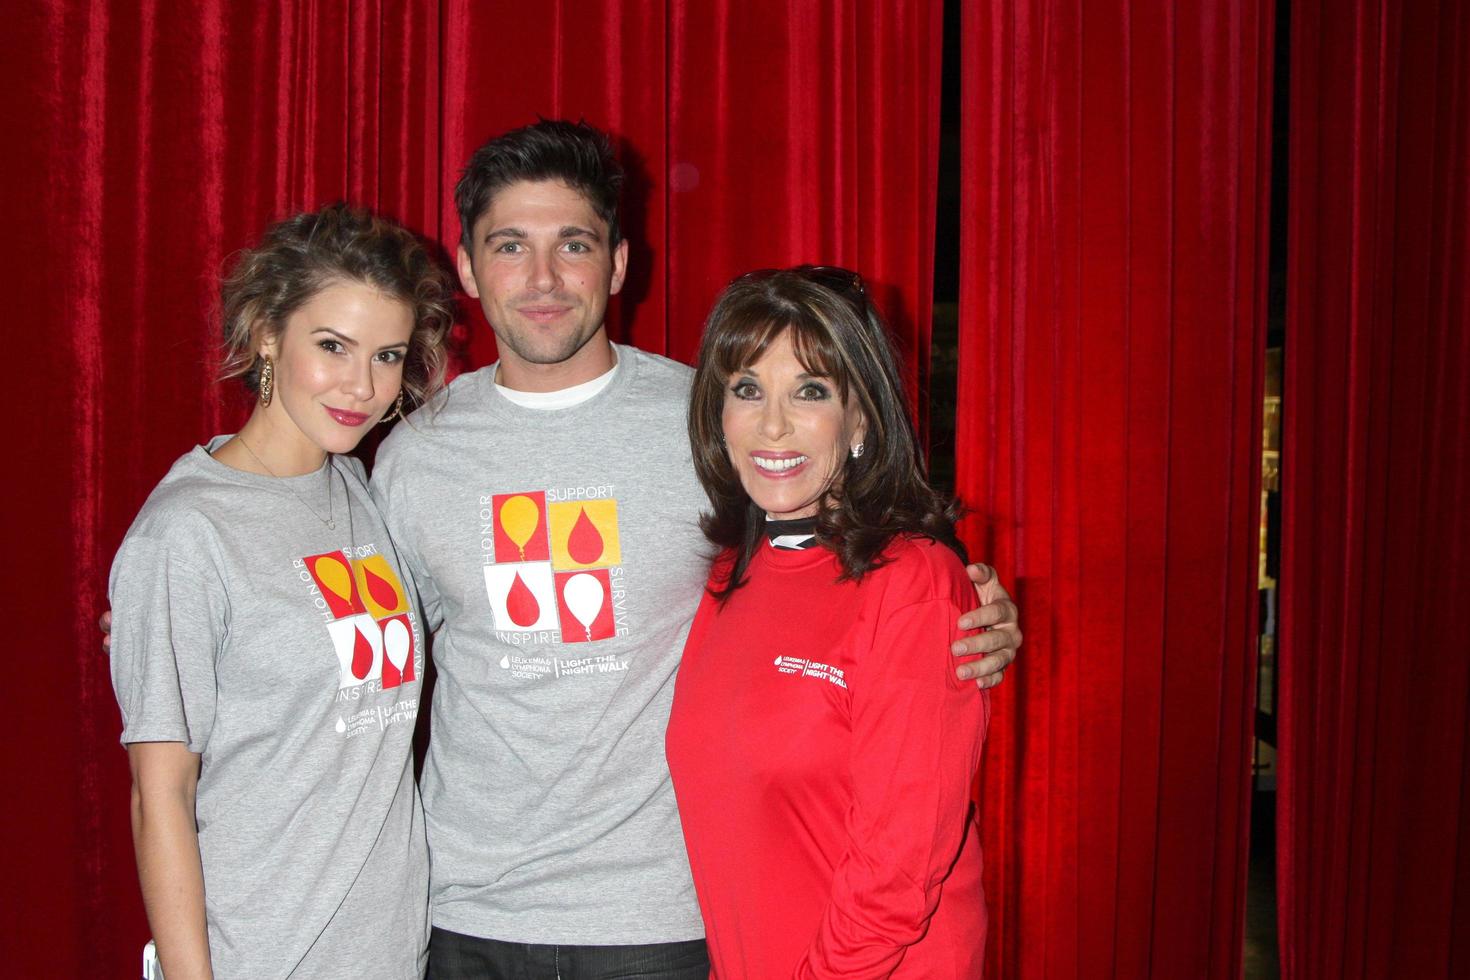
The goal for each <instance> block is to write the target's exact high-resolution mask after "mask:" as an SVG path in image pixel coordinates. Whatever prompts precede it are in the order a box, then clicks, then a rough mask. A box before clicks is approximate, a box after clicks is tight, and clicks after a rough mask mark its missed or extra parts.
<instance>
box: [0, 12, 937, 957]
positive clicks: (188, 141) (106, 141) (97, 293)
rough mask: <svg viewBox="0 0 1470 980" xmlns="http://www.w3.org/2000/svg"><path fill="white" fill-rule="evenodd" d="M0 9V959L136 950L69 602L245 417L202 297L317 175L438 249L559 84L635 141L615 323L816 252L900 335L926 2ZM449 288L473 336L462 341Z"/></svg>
mask: <svg viewBox="0 0 1470 980" xmlns="http://www.w3.org/2000/svg"><path fill="white" fill-rule="evenodd" d="M5 16H6V24H5V30H4V31H0V120H3V132H4V134H5V136H6V138H7V141H8V144H9V145H8V151H9V152H8V153H6V154H5V155H4V158H3V162H0V168H3V169H0V194H3V195H4V201H3V206H4V213H5V214H6V215H7V217H9V218H10V219H11V221H12V225H11V228H12V231H11V233H10V234H9V235H8V236H5V239H4V242H3V244H0V248H3V250H4V252H3V255H4V260H5V267H6V268H7V269H8V270H9V271H10V278H9V282H10V284H11V285H10V291H9V292H10V304H11V305H10V307H9V308H8V311H7V317H8V322H9V324H10V327H9V329H8V332H7V337H8V340H9V343H10V347H9V350H10V353H11V357H10V364H11V370H10V372H9V374H8V382H7V384H8V392H9V404H10V407H11V413H12V418H13V420H14V423H13V426H12V429H13V435H12V436H11V439H10V444H9V447H8V452H7V459H8V460H9V469H10V472H11V473H12V478H11V479H10V480H9V481H8V482H9V486H8V493H7V507H6V508H5V510H4V514H3V517H0V520H3V522H4V541H5V542H6V544H7V552H8V554H9V562H10V564H9V567H8V568H7V572H6V576H5V583H6V584H5V589H4V594H5V602H4V606H3V608H4V611H5V614H6V617H7V619H8V620H9V621H10V622H11V624H12V629H11V633H10V636H11V642H10V644H9V647H8V649H9V651H10V652H9V660H8V662H9V663H10V664H11V665H12V669H11V674H10V676H11V677H12V684H11V688H10V689H11V691H12V692H13V695H14V696H13V698H12V699H11V703H10V705H9V708H8V718H9V721H10V723H11V725H12V726H13V729H12V730H13V734H12V737H10V738H8V739H6V740H5V755H6V757H5V774H6V777H7V784H8V785H9V787H10V789H11V794H12V796H11V802H10V803H9V804H8V805H7V806H6V807H4V808H3V809H4V811H5V816H4V818H3V819H4V825H3V833H4V837H5V839H6V840H7V841H8V842H9V845H10V856H9V858H8V860H7V865H6V871H7V878H8V881H7V883H6V886H5V888H4V890H3V894H4V897H3V899H0V901H3V903H4V904H3V907H0V922H3V923H4V926H3V928H4V930H5V936H6V942H5V944H4V946H5V949H4V957H6V959H5V960H4V965H3V966H0V973H4V974H5V975H18V976H80V975H87V976H122V975H129V974H131V973H134V972H135V971H136V966H137V953H138V949H139V947H140V946H141V944H142V941H143V939H144V938H145V937H146V935H147V929H146V925H145V923H144V921H143V916H142V912H141V904H140V902H139V899H138V890H137V884H136V878H135V874H134V869H133V857H132V846H131V841H130V837H129V831H128V817H127V809H128V774H127V767H126V761H125V755H124V753H123V751H122V750H121V749H120V748H119V747H118V746H117V744H116V738H117V734H118V731H119V728H120V725H119V720H118V714H117V708H116V706H115V704H114V703H113V699H112V692H111V685H110V681H109V678H108V674H107V661H106V660H105V658H103V657H102V656H101V655H100V653H98V652H97V633H96V627H95V625H94V623H95V618H96V615H97V613H98V612H99V611H100V609H101V608H102V605H103V597H104V593H105V582H106V575H107V569H108V567H109V564H110V562H111V558H112V554H113V552H114V550H115V548H116V546H117V544H118V542H119V541H120V540H121V537H122V534H123V532H124V531H125V529H126V528H127V525H128V523H129V522H130V520H131V519H132V516H133V514H134V513H135V512H136V510H137V508H138V506H139V505H140V504H141V503H142V501H143V499H144V497H145V496H146V494H147V492H148V491H149V489H150V488H151V487H152V486H153V485H154V484H155V483H156V482H157V481H158V479H159V478H160V477H161V476H162V475H163V473H164V471H165V470H166V468H167V466H168V465H169V463H170V462H171V461H172V460H173V459H174V458H176V457H177V456H178V455H179V454H181V453H182V452H184V451H185V450H186V449H187V448H188V447H189V446H190V445H192V444H194V443H196V442H198V441H199V440H200V439H202V438H203V437H205V436H207V435H210V434H212V433H216V432H221V431H228V430H230V429H232V428H233V427H234V426H236V425H237V424H238V423H239V422H240V421H241V420H242V419H243V418H244V415H245V412H246V405H245V404H244V403H243V402H242V400H241V397H240V395H239V394H238V392H237V391H236V390H235V389H232V388H229V387H221V386H217V385H216V384H215V383H214V382H213V381H212V377H213V370H214V362H215V360H216V353H217V352H216V350H215V346H216V343H217V341H216V334H215V329H214V327H213V326H212V324H211V321H210V319H209V314H210V307H211V303H212V302H213V297H214V295H215V283H216V281H217V278H218V275H219V273H220V271H221V269H222V268H223V266H224V264H225V262H226V260H227V258H228V256H229V254H230V253H231V252H233V251H234V250H236V249H238V248H240V247H242V246H244V245H246V244H248V243H250V242H251V241H252V240H254V239H255V238H256V236H257V235H258V234H259V232H260V231H261V229H262V228H263V226H264V225H265V223H266V222H267V221H269V220H271V219H273V218H276V217H280V216H283V215H284V214H286V213H288V212H290V211H292V210H296V209H300V208H303V207H310V206H315V205H318V204H321V203H324V202H326V201H330V200H333V199H336V198H341V197H345V198H348V199H351V200H353V201H356V202H360V203H363V204H367V205H371V206H374V207H377V208H380V209H382V210H383V211H385V212H387V213H389V214H391V215H394V216H397V217H399V218H400V219H402V220H404V221H405V222H407V223H408V224H409V225H410V226H412V227H414V228H415V229H417V230H419V231H421V232H423V233H425V234H427V235H428V236H430V237H431V238H435V239H438V240H439V241H440V242H441V243H442V244H443V245H444V246H445V248H446V249H447V250H452V249H453V246H454V242H455V237H456V235H457V232H458V229H457V224H458V222H457V219H456V218H455V217H454V215H453V210H452V204H451V202H450V197H449V195H450V190H451V188H452V186H453V182H454V179H455V177H456V176H457V173H458V169H459V167H460V165H461V164H462V162H463V161H464V159H465V158H466V157H467V156H468V154H469V152H470V150H471V149H473V147H475V146H476V145H478V144H479V143H480V142H481V141H483V140H484V139H485V138H487V137H489V136H490V135H492V134H494V133H496V132H498V131H501V130H503V129H505V128H508V127H511V126H514V125H520V124H523V123H527V122H530V121H533V120H534V118H535V117H536V115H538V114H541V115H546V116H573V117H575V116H579V115H585V116H586V117H587V119H588V120H589V121H591V122H593V123H595V124H598V125H600V126H603V127H606V128H608V129H610V130H612V131H613V132H614V133H615V134H616V135H617V136H618V137H619V139H620V141H621V142H622V145H623V148H624V150H625V151H626V153H627V155H628V156H629V158H630V160H631V162H632V163H633V164H634V167H633V169H634V174H635V179H634V181H633V187H632V191H633V193H632V200H631V208H630V215H629V217H630V219H631V220H630V222H629V224H630V226H631V227H630V230H631V231H632V233H633V234H634V235H635V236H636V237H635V238H634V250H633V264H632V269H631V281H630V283H629V285H628V287H627V290H626V293H627V295H625V296H624V298H623V301H622V302H621V303H620V305H619V306H618V307H617V308H616V309H615V310H614V312H613V314H612V321H611V322H612V324H613V332H614V334H615V336H616V337H618V338H619V339H625V340H631V341H633V342H635V343H637V344H638V345H639V346H642V347H644V348H646V349H649V350H652V351H658V352H668V353H671V354H673V355H675V356H680V357H686V358H687V357H688V356H690V355H691V354H692V352H693V351H694V349H695V344H696V339H697V337H698V334H699V331H700V329H701V326H702V320H703V316H704V313H705V311H706V310H707V308H708V305H709V302H710V300H711V299H712V297H713V296H714V294H715V292H716V291H717V290H718V289H719V288H720V287H721V286H722V285H723V284H724V283H725V282H726V281H727V280H728V279H729V278H730V277H731V276H733V275H735V274H736V273H738V272H741V271H744V270H745V269H747V268H750V267H754V266H769V265H783V264H790V263H794V262H798V261H814V262H838V263H848V264H851V265H855V266H856V267H858V268H859V269H861V270H862V271H864V272H865V273H866V274H868V275H869V276H870V277H871V278H872V279H873V281H874V289H875V291H876V292H878V294H879V297H880V300H882V301H883V302H884V303H885V305H886V306H887V308H888V309H889V311H890V312H891V313H893V314H894V320H895V325H896V326H897V328H898V330H899V332H900V334H901V335H902V336H903V337H904V338H905V344H906V346H907V347H908V348H909V349H910V350H911V351H912V352H914V353H915V354H916V355H917V357H916V359H915V360H914V361H913V362H912V363H913V364H914V365H923V364H925V363H926V361H927V358H926V356H925V352H926V351H927V344H928V340H927V337H928V324H929V304H930V290H931V288H932V287H931V276H932V250H933V238H934V213H933V212H934V176H935V169H936V167H935V161H936V151H937V143H938V108H939V99H938V91H937V83H938V76H937V72H938V69H939V31H940V26H941V21H940V5H939V3H938V2H936V0H900V2H891V0H813V2H808V3H801V4H796V5H788V4H787V3H784V2H777V0H740V2H732V0H725V2H715V3H708V2H704V0H698V2H696V0H675V2H667V3H665V2H659V3H654V2H651V0H621V2H619V0H608V2H604V3H599V4H589V3H582V2H573V0H555V2H552V0H548V2H544V3H536V4H518V5H511V4H486V3H478V2H472V0H438V2H435V0H375V2H374V0H370V2H358V0H282V2H279V3H270V4H253V3H230V2H226V0H200V2H197V3H187V4H182V3H163V2H158V0H143V2H139V3H127V4H120V3H108V2H105V0H46V2H42V0H36V2H33V3H27V4H21V5H13V6H12V8H8V9H7V10H6V14H5ZM466 320H467V323H468V330H467V331H466V335H465V343H466V351H465V354H464V356H463V357H462V359H461V363H462V365H465V366H475V365H478V364H481V363H484V362H486V361H487V360H488V359H489V358H491V357H492V356H493V343H492V342H491V340H490V337H489V332H488V330H487V329H486V328H485V327H484V325H483V323H482V321H481V320H480V316H479V313H478V310H475V309H469V310H468V311H467V314H466ZM917 370H918V369H917V367H911V372H914V380H917V379H918V375H917ZM15 624H19V625H18V628H17V627H16V625H15Z"/></svg>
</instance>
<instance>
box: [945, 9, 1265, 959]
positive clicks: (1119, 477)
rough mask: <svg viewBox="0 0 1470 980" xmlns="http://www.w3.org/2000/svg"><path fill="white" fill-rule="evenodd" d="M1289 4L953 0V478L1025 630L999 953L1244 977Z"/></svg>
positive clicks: (1012, 734) (1004, 819) (1012, 720)
mask: <svg viewBox="0 0 1470 980" xmlns="http://www.w3.org/2000/svg"><path fill="white" fill-rule="evenodd" d="M1271 14H1272V8H1271V6H1270V4H1268V3H1265V2H1264V0H1229V2H1219V3H1205V4H1194V3H1187V4H1176V3H1172V2H1165V0H1158V2H1143V0H1112V2H1084V0H1021V2H1017V3H1008V4H992V3H989V2H985V0H969V2H967V3H965V4H964V7H963V17H964V35H963V39H964V47H963V69H964V70H963V81H962V85H963V99H962V107H961V112H962V115H961V120H962V125H963V145H962V154H963V161H964V171H963V183H962V194H963V195H964V197H963V214H962V222H963V224H962V231H961V242H962V247H963V248H964V249H965V252H964V253H963V258H962V268H961V296H960V303H961V310H960V330H961V335H960V379H959V389H960V391H959V414H958V431H957V443H958V446H959V460H958V483H959V490H960V492H961V493H962V494H963V495H964V496H965V497H966V498H967V499H968V500H969V502H970V503H971V504H972V505H974V506H975V507H976V508H977V509H978V515H977V517H976V518H975V519H974V520H973V521H972V522H971V523H970V525H969V531H970V535H969V541H970V543H971V545H972V549H973V551H974V553H976V554H978V555H981V556H984V557H985V558H986V560H988V561H992V562H994V563H995V564H996V565H997V566H998V567H999V568H1000V569H1001V570H1002V575H1003V577H1004V579H1005V581H1006V582H1007V583H1009V584H1013V585H1014V586H1015V587H1016V590H1015V591H1016V592H1017V594H1018V597H1019V602H1020V605H1021V608H1022V609H1023V610H1024V620H1025V621H1024V625H1025V629H1026V647H1025V652H1024V654H1023V665H1022V666H1021V668H1020V669H1019V670H1017V671H1015V672H1014V673H1013V674H1012V676H1010V677H1008V678H1007V682H1006V684H1005V685H1004V686H1002V687H1001V688H999V689H998V690H997V692H996V696H995V701H994V704H995V709H994V710H995V713H994V718H993V721H992V725H991V737H990V740H989V744H988V745H987V746H986V752H985V759H984V762H983V775H982V779H981V784H980V808H981V814H982V820H983V827H984V841H985V855H986V863H987V883H986V891H987V894H988V895H990V896H991V946H990V955H989V958H988V970H989V975H991V976H1004V977H1049V978H1053V977H1079V976H1118V977H1147V976H1153V977H1205V976H1210V977H1236V976H1238V975H1239V971H1240V952H1241V939H1242V936H1241V932H1242V920H1243V913H1244V900H1245V867H1246V834H1247V825H1248V820H1247V816H1248V811H1249V787H1248V777H1249V741H1250V731H1251V725H1250V722H1251V719H1252V699H1253V673H1252V671H1253V667H1254V650H1255V619H1256V612H1255V589H1256V562H1255V549H1254V536H1255V533H1256V531H1255V529H1256V528H1257V526H1258V525H1257V520H1258V513H1259V503H1258V501H1259V484H1258V481H1259V475H1258V474H1259V459H1260V435H1259V433H1260V411H1261V409H1260V406H1261V395H1262V388H1261V385H1262V382H1261V374H1262V364H1261V351H1262V348H1263V346H1264V345H1263V336H1262V331H1263V329H1264V325H1265V289H1264V287H1265V259H1266V247H1265V242H1266V208H1267V203H1268V201H1267V189H1268V177H1269V168H1268V165H1267V154H1268V151H1269V139H1268V134H1269V132H1270V128H1269V96H1270V77H1269V76H1270V65H1271V59H1270V50H1271V41H1272V38H1271V33H1272V19H1271Z"/></svg>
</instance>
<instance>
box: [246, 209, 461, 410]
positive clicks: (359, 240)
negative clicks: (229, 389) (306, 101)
mask: <svg viewBox="0 0 1470 980" xmlns="http://www.w3.org/2000/svg"><path fill="white" fill-rule="evenodd" d="M338 282H358V283H363V284H364V285H368V286H372V287H373V288H375V289H379V290H382V292H383V293H384V294H386V295H388V296H391V297H393V298H394V299H396V300H398V301H400V302H402V303H403V304H404V305H406V306H407V307H408V308H409V309H410V310H412V311H413V333H412V334H410V335H409V338H408V353H407V355H406V356H405V357H404V359H403V392H404V396H405V397H404V404H403V414H404V415H407V414H408V412H409V410H410V409H411V408H413V407H414V406H416V405H421V404H423V403H424V402H425V401H426V400H427V399H428V398H429V396H431V395H432V394H434V392H435V391H437V390H438V389H439V388H441V387H443V385H444V369H445V360H446V358H445V350H444V340H445V337H447V336H448V334H449V328H450V327H451V326H452V325H453V322H454V293H453V289H452V287H451V285H450V279H449V277H448V275H447V274H446V273H445V271H444V269H443V267H442V266H441V265H440V264H439V263H438V262H436V261H435V260H434V257H433V256H432V255H431V254H430V253H429V251H428V249H427V248H425V246H424V244H423V242H421V241H420V240H419V239H418V238H417V237H416V236H415V235H414V234H413V233H412V232H411V231H409V230H408V229H406V228H403V227H401V226H399V225H397V224H394V223H393V222H392V221H389V220H388V219H387V218H382V217H379V216H378V215H375V214H373V213H371V212H369V211H365V210H363V209H361V208H354V207H351V206H350V205H347V204H341V203H338V204H332V205H328V206H327V207H324V208H322V209H321V210H319V211H308V212H304V213H301V214H295V215H292V216H291V217H289V218H287V219H285V220H284V221H281V222H279V223H277V224H275V225H272V226H271V227H270V228H269V229H268V230H267V231H266V233H265V235H264V236H263V237H262V238H261V241H260V244H259V245H257V246H256V247H255V248H252V249H247V250H246V251H244V252H241V253H240V254H239V255H238V257H237V258H236V259H235V262H234V265H233V267H232V268H231V269H230V272H229V275H227V276H226V277H225V280H224V282H223V283H221V286H220V305H221V308H222V311H221V312H222V318H223V320H224V323H223V327H224V363H223V364H222V365H221V366H220V379H221V380H226V379H229V378H240V379H241V380H242V381H243V382H244V384H245V387H246V388H247V389H248V390H250V391H252V392H258V391H259V390H260V369H261V367H262V365H263V362H262V360H261V358H260V355H259V354H258V353H257V351H258V349H259V346H260V341H261V340H262V339H263V338H268V337H271V336H273V335H275V334H277V333H279V332H280V331H281V329H282V328H284V327H285V325H286V321H287V320H288V319H290V317H291V314H292V313H295V312H296V311H297V310H299V309H300V308H301V307H302V306H305V305H306V304H307V303H309V302H311V300H312V298H313V297H314V296H316V294H317V293H319V292H321V291H322V290H323V289H326V288H327V287H328V286H331V285H332V284H333V283H338Z"/></svg>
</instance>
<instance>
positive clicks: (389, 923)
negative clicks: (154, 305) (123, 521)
mask: <svg viewBox="0 0 1470 980" xmlns="http://www.w3.org/2000/svg"><path fill="white" fill-rule="evenodd" d="M225 438H226V437H224V436H219V437H216V438H215V439H214V440H212V441H211V442H210V444H209V448H210V449H214V448H217V447H218V446H219V445H221V444H222V443H223V442H224V440H225ZM329 486H330V492H331V494H332V502H331V508H330V514H331V516H332V520H333V523H334V524H335V525H336V529H335V530H329V529H328V528H327V527H326V525H325V524H323V522H322V521H321V520H319V519H318V518H317V517H315V516H313V514H312V512H311V510H309V509H308V505H309V506H310V507H312V508H315V509H316V510H317V511H319V512H320V513H321V514H322V515H323V516H326V515H327V514H328V513H329V508H328V503H327V500H328V498H327V493H328V487H329ZM293 491H294V493H293ZM405 572H406V568H405V566H404V565H403V564H402V563H400V562H399V560H398V558H397V556H396V554H395V553H394V551H393V548H392V546H391V544H390V542H389V539H388V534H387V530H386V528H385V527H384V526H383V523H382V519H381V518H380V517H379V516H378V511H377V507H376V506H375V505H374V504H373V502H372V499H371V498H370V497H369V495H368V492H367V487H366V485H365V482H364V479H363V472H362V465H361V464H360V463H358V462H357V461H356V460H353V459H351V458H348V457H334V458H332V459H331V460H330V461H329V462H328V463H327V464H326V465H325V466H323V468H322V469H321V470H318V471H317V472H315V473H311V474H307V475H305V476H299V477H288V478H284V479H275V478H272V477H266V476H257V475H255V474H251V473H244V472H241V471H239V470H236V469H232V468H231V467H229V466H226V465H225V464H223V463H221V462H219V461H218V460H215V459H214V458H212V457H211V456H210V455H209V453H208V452H206V450H205V449H204V448H203V447H196V448H195V449H194V451H193V452H191V453H189V454H188V455H186V456H184V457H182V458H181V459H180V460H179V461H178V462H177V463H175V464H174V466H173V468H172V469H171V470H170V471H169V473H168V475H167V476H166V477H164V479H163V482H162V483H160V484H159V485H158V486H157V488H155V489H154V491H153V493H152V494H151V495H150V496H149V498H148V502H147V503H146V504H144V506H143V509H142V511H141V512H140V513H139V514H138V517H137V520H135V521H134V522H133V526H132V528H131V529H130V530H129V531H128V534H127V537H126V538H124V539H123V544H122V547H121V549H120V550H119V551H118V554H117V558H116V559H115V560H114V562H113V566H112V576H111V581H110V585H109V597H110V601H111V604H112V615H113V632H112V678H113V686H114V688H115V689H116V691H117V700H118V704H119V705H120V706H121V707H122V716H123V734H122V741H123V742H124V743H130V742H184V743H186V744H187V745H188V747H189V749H190V750H191V751H194V752H198V753H200V755H201V757H202V758H201V768H200V776H199V786H198V794H197V800H196V818H197V821H198V828H199V851H200V856H201V859H202V862H203V867H204V893H205V906H206V913H207V917H208V928H209V948H210V956H211V959H212V961H213V965H214V975H215V976H216V977H221V978H230V977H249V978H252V980H253V978H258V977H283V976H291V977H303V978H305V977H358V976H373V977H393V978H400V977H401V978H408V977H419V976H421V975H422V974H423V969H424V965H425V950H426V947H427V941H428V935H427V933H428V923H427V916H426V902H427V888H428V859H427V850H426V846H425V840H424V826H423V815H422V809H421V807H420V805H419V800H418V794H417V792H416V791H415V788H414V782H413V768H412V756H411V745H412V740H413V729H414V719H415V718H416V716H417V714H418V702H419V690H420V683H421V680H422V678H423V671H424V657H423V636H422V631H421V630H420V628H419V623H418V619H417V615H418V614H417V612H416V604H415V595H414V591H413V582H412V580H411V579H410V578H409V577H408V576H407V575H406V574H405Z"/></svg>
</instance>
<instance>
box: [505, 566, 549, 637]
mask: <svg viewBox="0 0 1470 980" xmlns="http://www.w3.org/2000/svg"><path fill="white" fill-rule="evenodd" d="M505 611H506V613H507V614H509V615H510V621H511V622H512V623H515V624H516V625H517V626H530V625H531V624H532V623H534V622H536V620H538V619H540V618H541V603H539V602H537V601H536V594H535V593H534V592H532V591H531V589H530V587H529V586H527V585H526V583H525V582H522V581H521V573H520V572H516V578H515V581H514V582H512V583H511V584H510V591H509V592H508V593H506V596H505Z"/></svg>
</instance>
